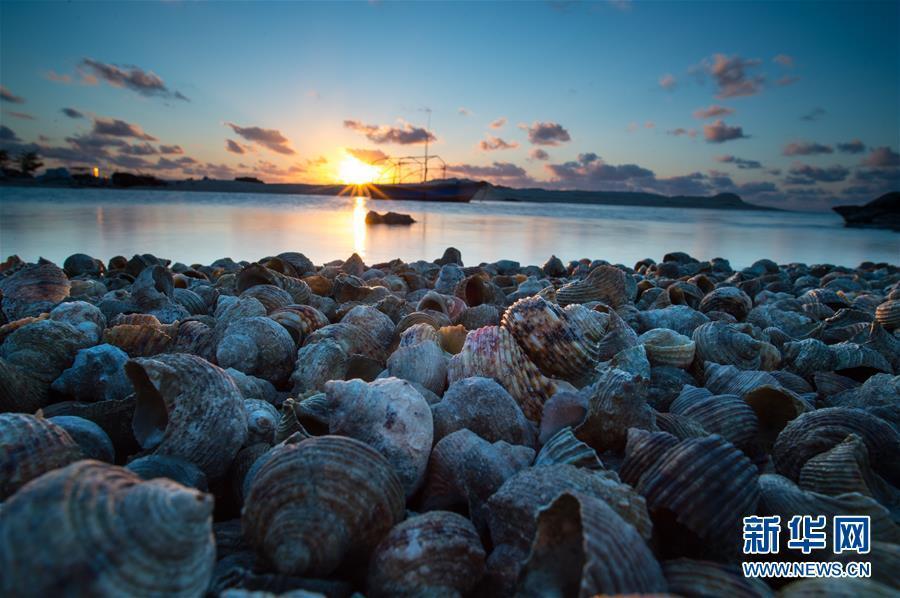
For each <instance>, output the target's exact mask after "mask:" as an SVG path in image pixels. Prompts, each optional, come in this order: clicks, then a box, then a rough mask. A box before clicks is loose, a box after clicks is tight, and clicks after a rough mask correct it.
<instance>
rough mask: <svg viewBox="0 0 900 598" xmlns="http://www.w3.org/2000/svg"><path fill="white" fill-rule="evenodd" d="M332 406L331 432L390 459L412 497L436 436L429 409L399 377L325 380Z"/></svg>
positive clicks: (423, 474) (422, 477) (409, 385)
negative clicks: (366, 444)
mask: <svg viewBox="0 0 900 598" xmlns="http://www.w3.org/2000/svg"><path fill="white" fill-rule="evenodd" d="M325 394H326V395H327V397H328V402H329V404H330V405H332V406H333V408H334V411H333V412H332V415H331V418H330V419H329V433H331V434H341V435H344V436H350V437H351V438H356V439H358V440H362V441H363V442H366V443H368V444H369V445H370V446H372V447H374V448H375V449H376V450H378V451H379V452H381V453H382V454H383V455H384V456H385V457H386V458H387V460H388V461H389V462H390V463H391V465H392V466H393V467H394V469H395V470H396V472H397V475H398V477H399V478H400V480H401V481H402V482H403V486H404V488H405V490H406V495H407V496H410V495H412V494H413V493H414V492H415V491H416V489H417V488H418V487H419V486H420V485H421V484H422V481H423V480H424V478H425V468H426V466H427V465H428V455H429V453H430V452H431V445H432V440H433V438H434V427H433V423H432V417H431V409H430V408H429V406H428V403H426V402H425V399H424V398H423V397H422V395H421V394H419V392H418V391H417V390H416V389H415V388H413V386H412V385H411V384H409V383H408V382H406V381H405V380H399V379H397V378H385V379H381V380H375V381H374V382H370V383H368V384H367V383H365V382H363V381H362V380H350V381H341V380H334V381H331V382H328V383H326V384H325Z"/></svg>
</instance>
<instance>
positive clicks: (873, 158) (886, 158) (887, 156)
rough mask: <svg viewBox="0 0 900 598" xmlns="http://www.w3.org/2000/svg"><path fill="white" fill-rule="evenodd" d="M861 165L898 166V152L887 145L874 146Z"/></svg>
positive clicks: (876, 166)
mask: <svg viewBox="0 0 900 598" xmlns="http://www.w3.org/2000/svg"><path fill="white" fill-rule="evenodd" d="M862 165H863V166H872V167H874V168H884V167H890V166H900V154H898V153H897V152H895V151H894V150H892V149H891V148H889V147H887V146H883V147H876V148H875V149H873V150H872V151H871V152H870V153H869V155H868V156H866V158H865V159H864V160H863V161H862Z"/></svg>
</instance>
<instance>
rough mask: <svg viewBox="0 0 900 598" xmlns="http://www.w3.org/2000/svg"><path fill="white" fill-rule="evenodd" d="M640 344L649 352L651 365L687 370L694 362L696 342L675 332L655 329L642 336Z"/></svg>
mask: <svg viewBox="0 0 900 598" xmlns="http://www.w3.org/2000/svg"><path fill="white" fill-rule="evenodd" d="M638 342H639V343H640V344H642V345H644V348H645V349H646V350H647V359H649V360H650V363H651V365H654V366H664V365H668V366H674V367H678V368H686V367H688V366H689V365H691V363H692V362H693V361H694V351H695V343H694V341H693V340H691V339H690V338H688V337H686V336H684V335H683V334H678V333H677V332H675V331H674V330H669V329H668V328H654V329H652V330H648V331H647V332H645V333H644V334H642V335H640V336H639V337H638Z"/></svg>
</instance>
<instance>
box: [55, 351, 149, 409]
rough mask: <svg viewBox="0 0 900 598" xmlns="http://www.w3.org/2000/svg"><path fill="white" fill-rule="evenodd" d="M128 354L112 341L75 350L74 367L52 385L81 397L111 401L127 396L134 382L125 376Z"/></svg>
mask: <svg viewBox="0 0 900 598" xmlns="http://www.w3.org/2000/svg"><path fill="white" fill-rule="evenodd" d="M126 361H128V355H127V354H126V353H125V352H124V351H122V350H121V349H119V348H118V347H114V346H112V345H106V344H104V345H97V346H96V347H90V348H87V349H82V350H80V351H79V352H78V353H76V354H75V362H74V363H73V364H72V367H70V368H69V369H67V370H65V371H64V372H63V373H62V374H60V376H59V377H58V378H57V379H56V380H54V381H53V384H52V385H51V388H52V389H53V390H55V391H56V392H59V393H61V394H64V395H68V396H70V397H72V398H73V399H75V400H77V401H88V402H90V401H108V400H118V399H122V398H125V397H126V396H127V395H128V394H129V393H130V392H131V384H129V382H128V377H127V376H125V362H126Z"/></svg>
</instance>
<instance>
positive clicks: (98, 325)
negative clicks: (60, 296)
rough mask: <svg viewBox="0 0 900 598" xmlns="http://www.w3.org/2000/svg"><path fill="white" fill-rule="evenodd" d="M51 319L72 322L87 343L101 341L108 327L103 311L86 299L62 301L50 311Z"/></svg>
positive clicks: (93, 343) (92, 343) (91, 343)
mask: <svg viewBox="0 0 900 598" xmlns="http://www.w3.org/2000/svg"><path fill="white" fill-rule="evenodd" d="M50 319H51V320H54V321H56V322H64V323H66V324H71V325H72V326H73V327H74V328H75V329H76V330H77V331H78V332H79V333H80V334H81V336H82V338H83V343H84V344H85V345H95V344H97V343H99V342H100V336H101V334H102V332H103V329H104V328H105V327H106V317H105V316H104V315H103V312H101V311H100V310H99V309H98V308H97V307H96V306H94V305H91V304H90V303H87V302H86V301H66V302H65V303H60V304H59V305H57V306H56V307H54V308H53V309H52V310H51V311H50Z"/></svg>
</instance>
